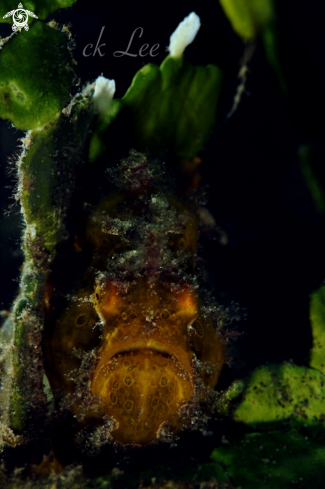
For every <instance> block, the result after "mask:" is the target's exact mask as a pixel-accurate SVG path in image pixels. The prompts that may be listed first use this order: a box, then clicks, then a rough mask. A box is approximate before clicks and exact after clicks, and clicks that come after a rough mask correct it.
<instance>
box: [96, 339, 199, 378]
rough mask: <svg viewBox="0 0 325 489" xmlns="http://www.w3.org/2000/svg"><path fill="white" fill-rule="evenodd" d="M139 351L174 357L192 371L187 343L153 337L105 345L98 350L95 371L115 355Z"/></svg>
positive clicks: (188, 370)
mask: <svg viewBox="0 0 325 489" xmlns="http://www.w3.org/2000/svg"><path fill="white" fill-rule="evenodd" d="M140 351H148V352H150V351H151V352H154V353H157V354H160V355H162V356H164V357H169V358H174V359H175V360H176V361H177V362H178V363H180V364H181V365H182V366H183V368H184V369H185V370H186V371H187V372H190V371H192V352H191V351H190V349H189V347H188V346H187V345H186V347H184V346H182V345H177V344H173V343H172V342H168V343H167V342H165V341H164V342H162V341H159V339H156V338H154V337H152V338H149V339H140V338H139V339H136V340H135V339H134V338H130V339H129V340H126V341H123V344H122V345H121V344H120V343H119V344H116V345H108V346H106V348H103V349H102V350H100V351H99V352H98V353H99V358H100V360H99V362H98V364H97V367H96V371H98V368H101V367H102V365H103V364H105V363H107V362H110V361H111V360H112V359H113V358H116V357H117V356H120V355H126V354H131V353H133V354H135V353H136V352H140Z"/></svg>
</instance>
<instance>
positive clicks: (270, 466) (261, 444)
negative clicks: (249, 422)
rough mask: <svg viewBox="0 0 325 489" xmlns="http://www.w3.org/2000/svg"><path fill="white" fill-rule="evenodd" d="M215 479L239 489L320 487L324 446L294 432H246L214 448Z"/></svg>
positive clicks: (323, 475) (323, 474)
mask: <svg viewBox="0 0 325 489" xmlns="http://www.w3.org/2000/svg"><path fill="white" fill-rule="evenodd" d="M211 458H212V460H214V462H215V464H216V466H217V467H218V468H219V474H220V473H221V472H223V475H222V476H221V477H220V476H219V478H218V482H219V481H220V482H222V481H231V482H232V483H233V484H235V485H236V486H237V485H238V486H240V487H242V489H287V488H288V487H297V488H299V489H304V488H306V489H307V488H310V487H313V488H318V487H319V488H321V487H322V484H323V481H324V477H325V447H324V444H323V443H321V442H317V441H313V440H311V439H309V438H308V437H306V436H304V435H302V434H300V433H296V432H288V433H285V432H283V433H282V432H277V431H274V432H272V431H271V432H269V433H263V434H262V433H249V434H247V435H245V436H244V438H243V439H242V440H240V441H238V442H233V443H231V444H230V445H228V446H223V447H220V448H217V449H215V450H214V451H213V452H212V455H211Z"/></svg>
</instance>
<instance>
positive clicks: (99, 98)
mask: <svg viewBox="0 0 325 489" xmlns="http://www.w3.org/2000/svg"><path fill="white" fill-rule="evenodd" d="M114 93H115V80H109V79H108V78H105V77H104V76H99V77H98V78H97V80H96V81H95V90H94V108H95V111H96V112H100V113H102V114H104V113H105V112H107V111H108V109H109V107H110V105H111V103H112V99H113V97H114Z"/></svg>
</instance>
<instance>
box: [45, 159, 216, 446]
mask: <svg viewBox="0 0 325 489" xmlns="http://www.w3.org/2000/svg"><path fill="white" fill-rule="evenodd" d="M152 178H153V177H152V174H151V172H150V170H149V169H148V168H147V166H146V159H145V158H141V157H138V159H136V161H133V162H132V159H131V160H130V159H128V160H126V161H125V162H124V164H123V165H122V167H121V180H122V181H121V185H122V187H124V189H125V190H124V191H121V192H118V193H116V194H112V195H110V196H108V197H107V198H105V199H104V200H103V201H102V202H101V203H100V204H99V205H98V206H97V207H96V209H95V210H94V212H93V214H92V215H91V216H90V218H89V222H88V226H87V230H86V239H87V242H88V245H89V247H90V248H91V250H92V261H91V263H90V266H89V267H88V269H87V271H86V274H85V276H84V277H83V279H82V280H81V282H80V284H79V286H78V287H77V290H76V295H75V298H74V299H73V300H72V301H71V302H70V304H69V305H68V307H67V308H66V309H65V310H64V311H63V312H62V314H61V316H60V317H59V319H58V320H57V322H56V325H55V327H54V330H53V333H52V335H51V338H48V339H47V341H46V356H47V364H48V376H49V380H50V383H51V385H52V387H53V388H54V391H55V392H56V394H57V398H58V399H61V400H62V399H64V397H66V396H69V395H70V396H72V398H73V401H72V403H71V406H70V408H71V409H72V411H73V412H74V414H75V416H76V418H77V420H78V421H79V422H80V423H82V424H86V425H87V424H95V425H96V424H101V423H102V422H103V416H109V417H111V418H113V420H114V422H113V425H112V426H113V429H112V432H111V436H112V437H113V438H114V439H115V440H116V441H118V442H120V443H122V444H138V445H145V444H148V443H150V442H152V441H154V440H155V439H156V438H157V436H159V431H160V430H161V429H163V428H164V427H166V426H168V427H169V429H170V430H171V431H172V432H173V433H177V432H179V431H180V430H181V428H182V426H183V421H184V420H183V416H182V413H183V412H184V408H185V407H186V405H187V404H188V403H192V404H193V402H195V403H196V404H197V405H199V404H200V402H202V401H204V400H205V399H204V397H205V396H207V391H209V388H214V387H215V385H216V383H217V380H218V376H219V373H220V370H221V367H222V364H223V361H224V346H223V344H222V343H221V341H220V340H219V338H218V336H217V334H216V332H215V329H214V326H213V324H212V322H211V320H210V318H209V317H208V315H206V314H204V313H203V312H202V311H201V307H200V301H199V295H198V292H197V284H196V282H195V279H194V254H195V252H196V249H197V230H196V219H195V217H194V216H193V215H192V214H191V213H190V212H189V210H188V209H186V208H185V206H184V205H183V204H182V203H181V202H180V201H179V200H177V199H175V198H174V197H171V196H169V195H166V194H164V193H162V192H160V191H159V190H157V189H154V188H153V187H152V186H151V181H152ZM92 349H94V353H95V356H96V362H95V363H94V367H93V369H92V371H91V373H89V375H90V382H89V390H90V398H92V399H96V400H97V402H93V403H92V407H91V408H84V407H83V406H82V405H81V402H80V401H79V400H78V399H77V397H76V396H75V397H73V395H74V393H75V390H76V381H75V379H74V378H73V375H72V374H71V372H72V371H74V372H76V371H78V369H80V365H81V359H80V356H81V355H82V353H83V352H85V351H88V352H89V351H90V350H92ZM79 385H80V383H79ZM85 388H86V385H85ZM194 400H195V401H194Z"/></svg>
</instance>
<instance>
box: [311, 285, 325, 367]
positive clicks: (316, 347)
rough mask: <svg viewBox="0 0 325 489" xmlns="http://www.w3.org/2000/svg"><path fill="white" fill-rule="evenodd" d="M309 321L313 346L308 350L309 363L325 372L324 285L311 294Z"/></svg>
mask: <svg viewBox="0 0 325 489" xmlns="http://www.w3.org/2000/svg"><path fill="white" fill-rule="evenodd" d="M310 323H311V328H312V332H313V347H312V349H311V351H310V360H309V364H310V366H311V367H313V368H316V369H317V370H319V371H320V372H322V373H323V374H325V285H322V286H321V287H320V288H319V289H318V290H316V291H315V292H313V293H312V295H311V299H310Z"/></svg>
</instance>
